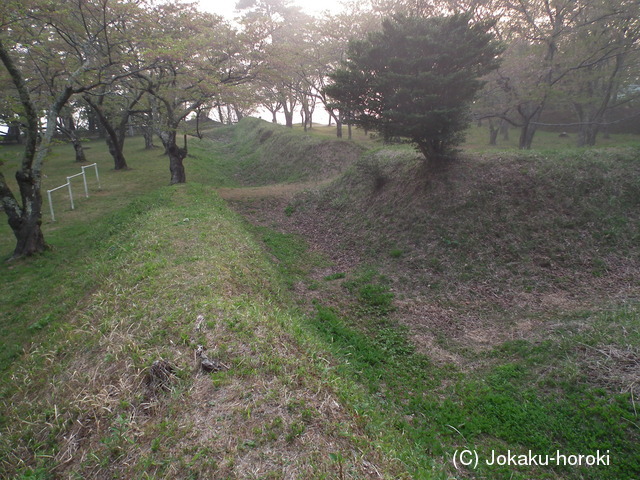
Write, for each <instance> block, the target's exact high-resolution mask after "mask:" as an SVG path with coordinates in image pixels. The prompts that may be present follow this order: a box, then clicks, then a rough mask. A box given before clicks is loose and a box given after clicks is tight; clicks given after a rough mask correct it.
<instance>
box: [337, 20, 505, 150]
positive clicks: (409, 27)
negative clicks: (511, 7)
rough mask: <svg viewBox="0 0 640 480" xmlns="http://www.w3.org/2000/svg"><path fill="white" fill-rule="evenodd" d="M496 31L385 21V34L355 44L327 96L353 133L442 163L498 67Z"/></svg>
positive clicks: (458, 23)
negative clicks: (395, 142)
mask: <svg viewBox="0 0 640 480" xmlns="http://www.w3.org/2000/svg"><path fill="white" fill-rule="evenodd" d="M492 25H493V22H475V23H474V22H472V20H471V16H470V15H469V14H456V15H452V16H449V17H430V18H423V17H406V16H400V15H399V16H395V17H393V18H392V19H387V20H385V21H384V22H383V24H382V31H380V32H375V33H371V34H369V35H368V37H367V39H366V40H361V41H352V42H351V43H350V45H349V51H348V56H347V60H346V61H345V62H344V65H343V68H341V69H338V70H337V71H336V72H335V73H334V74H332V75H331V79H332V80H333V82H334V83H333V84H332V85H330V86H329V87H327V89H326V92H327V93H328V94H329V95H330V96H332V97H333V98H335V99H336V105H337V106H338V108H341V109H342V110H343V112H344V113H346V114H347V115H348V116H349V117H350V118H351V119H352V122H353V123H354V124H355V125H359V126H361V127H363V128H365V129H366V130H374V131H377V132H379V133H380V134H381V135H382V136H383V137H384V138H385V140H391V139H393V138H397V137H403V138H408V139H409V140H410V141H411V142H412V143H414V144H415V145H416V147H417V149H418V150H419V151H420V152H422V153H423V154H424V156H425V158H426V159H428V160H429V159H432V160H439V159H443V158H445V157H446V156H448V154H450V153H451V152H452V150H453V147H455V146H456V145H458V144H459V143H460V142H461V141H462V134H463V131H464V130H465V128H466V127H467V124H468V121H469V114H468V112H469V106H470V104H471V102H472V101H473V100H474V98H475V96H476V95H477V93H478V91H479V90H480V89H481V88H482V85H483V82H482V80H481V77H482V76H484V75H486V74H487V73H489V72H491V71H492V70H494V69H496V68H497V67H498V64H499V62H498V56H499V54H500V52H501V47H500V46H499V45H498V43H497V42H496V41H495V40H494V39H493V36H492V35H491V34H490V33H489V30H490V29H491V27H492Z"/></svg>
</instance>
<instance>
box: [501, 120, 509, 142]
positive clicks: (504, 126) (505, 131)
mask: <svg viewBox="0 0 640 480" xmlns="http://www.w3.org/2000/svg"><path fill="white" fill-rule="evenodd" d="M500 132H501V133H502V140H504V141H505V142H508V141H509V122H507V121H506V120H505V119H501V120H500Z"/></svg>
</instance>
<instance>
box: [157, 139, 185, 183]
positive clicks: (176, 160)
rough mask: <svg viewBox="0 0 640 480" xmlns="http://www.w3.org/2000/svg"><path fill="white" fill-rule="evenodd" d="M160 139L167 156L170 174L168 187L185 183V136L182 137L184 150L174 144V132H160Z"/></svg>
mask: <svg viewBox="0 0 640 480" xmlns="http://www.w3.org/2000/svg"><path fill="white" fill-rule="evenodd" d="M160 139H161V140H162V144H163V145H164V148H165V151H166V152H167V155H168V156H169V171H170V172H171V182H170V185H175V184H176V183H186V181H187V175H186V173H185V169H184V164H183V160H184V159H185V158H186V157H187V136H186V135H185V136H184V148H180V147H179V146H178V144H177V143H176V133H175V131H173V132H161V133H160Z"/></svg>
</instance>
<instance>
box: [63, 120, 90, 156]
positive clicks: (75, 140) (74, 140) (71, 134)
mask: <svg viewBox="0 0 640 480" xmlns="http://www.w3.org/2000/svg"><path fill="white" fill-rule="evenodd" d="M60 121H61V125H60V130H62V132H63V133H64V134H65V135H66V136H67V137H68V138H69V140H70V141H71V144H72V145H73V149H74V150H75V152H76V163H84V162H86V161H87V158H86V157H85V155H84V148H82V142H81V141H80V138H79V137H78V131H77V130H76V124H75V122H74V121H73V116H72V115H71V114H69V115H66V116H65V117H63V118H61V119H60Z"/></svg>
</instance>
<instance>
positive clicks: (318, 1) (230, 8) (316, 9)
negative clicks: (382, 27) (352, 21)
mask: <svg viewBox="0 0 640 480" xmlns="http://www.w3.org/2000/svg"><path fill="white" fill-rule="evenodd" d="M340 1H341V0H293V1H292V3H293V4H294V5H298V6H300V7H302V9H303V10H304V11H305V12H306V13H308V14H310V15H315V14H319V13H321V12H323V11H325V10H329V11H330V12H332V13H337V12H338V11H340V9H341V7H340ZM199 2H200V5H201V6H202V9H203V10H206V11H207V12H212V13H217V14H219V15H223V16H225V17H227V18H233V17H235V16H236V13H235V12H234V9H235V6H236V3H237V0H199Z"/></svg>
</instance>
